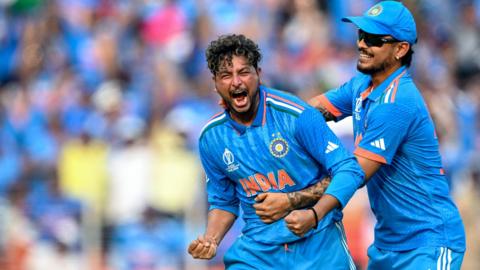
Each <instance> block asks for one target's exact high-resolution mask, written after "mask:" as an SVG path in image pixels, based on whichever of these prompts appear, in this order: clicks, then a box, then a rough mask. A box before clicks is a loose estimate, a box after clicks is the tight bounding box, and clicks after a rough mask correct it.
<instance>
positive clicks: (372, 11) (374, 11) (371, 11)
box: [367, 5, 383, 16]
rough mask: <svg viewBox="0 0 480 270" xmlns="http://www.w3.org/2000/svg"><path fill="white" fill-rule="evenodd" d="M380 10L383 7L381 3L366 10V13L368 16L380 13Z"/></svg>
mask: <svg viewBox="0 0 480 270" xmlns="http://www.w3.org/2000/svg"><path fill="white" fill-rule="evenodd" d="M382 10H383V8H382V6H381V5H375V6H373V7H372V8H370V9H369V10H368V11H367V14H368V15H369V16H378V15H379V14H380V13H382Z"/></svg>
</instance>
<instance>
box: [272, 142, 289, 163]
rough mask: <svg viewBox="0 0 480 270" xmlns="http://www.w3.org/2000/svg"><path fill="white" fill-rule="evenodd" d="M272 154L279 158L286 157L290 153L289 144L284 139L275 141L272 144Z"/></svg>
mask: <svg viewBox="0 0 480 270" xmlns="http://www.w3.org/2000/svg"><path fill="white" fill-rule="evenodd" d="M270 153H271V154H272V155H273V156H274V157H277V158H281V157H284V156H285V155H286V154H287V153H288V143H287V141H285V140H284V139H282V138H276V139H273V140H272V142H271V143H270Z"/></svg>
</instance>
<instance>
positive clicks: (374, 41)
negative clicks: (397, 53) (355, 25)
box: [358, 29, 398, 47]
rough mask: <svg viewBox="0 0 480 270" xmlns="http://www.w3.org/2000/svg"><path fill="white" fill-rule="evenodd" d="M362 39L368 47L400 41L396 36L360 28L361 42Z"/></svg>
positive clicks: (359, 37) (359, 38) (359, 36)
mask: <svg viewBox="0 0 480 270" xmlns="http://www.w3.org/2000/svg"><path fill="white" fill-rule="evenodd" d="M362 39H363V42H365V44H366V45H367V46H368V47H382V46H383V44H385V43H395V42H398V40H396V39H394V38H386V37H384V36H382V35H374V34H369V33H367V32H365V31H363V30H361V29H358V41H359V42H360V41H361V40H362Z"/></svg>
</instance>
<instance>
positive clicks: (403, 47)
mask: <svg viewBox="0 0 480 270" xmlns="http://www.w3.org/2000/svg"><path fill="white" fill-rule="evenodd" d="M409 49H410V44H409V43H408V42H400V43H399V44H398V46H397V52H396V53H395V59H400V58H402V57H404V56H405V55H406V54H407V52H408V50H409Z"/></svg>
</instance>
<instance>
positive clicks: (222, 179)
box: [199, 138, 239, 216]
mask: <svg viewBox="0 0 480 270" xmlns="http://www.w3.org/2000/svg"><path fill="white" fill-rule="evenodd" d="M208 149H209V148H208V147H207V145H206V142H205V138H203V139H202V140H201V141H200V144H199V152H200V159H201V162H202V165H203V169H204V170H205V174H206V182H207V183H206V186H207V195H208V203H209V204H210V208H209V210H212V209H222V210H225V211H228V212H231V213H232V214H234V215H236V216H238V212H239V210H238V204H239V200H238V197H237V194H236V190H235V185H234V183H233V182H232V181H231V180H230V179H229V178H227V177H226V176H225V174H224V173H223V172H222V171H221V169H219V168H218V167H217V166H216V165H215V164H216V163H215V162H214V159H213V158H212V157H211V153H210V152H209V151H208Z"/></svg>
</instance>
